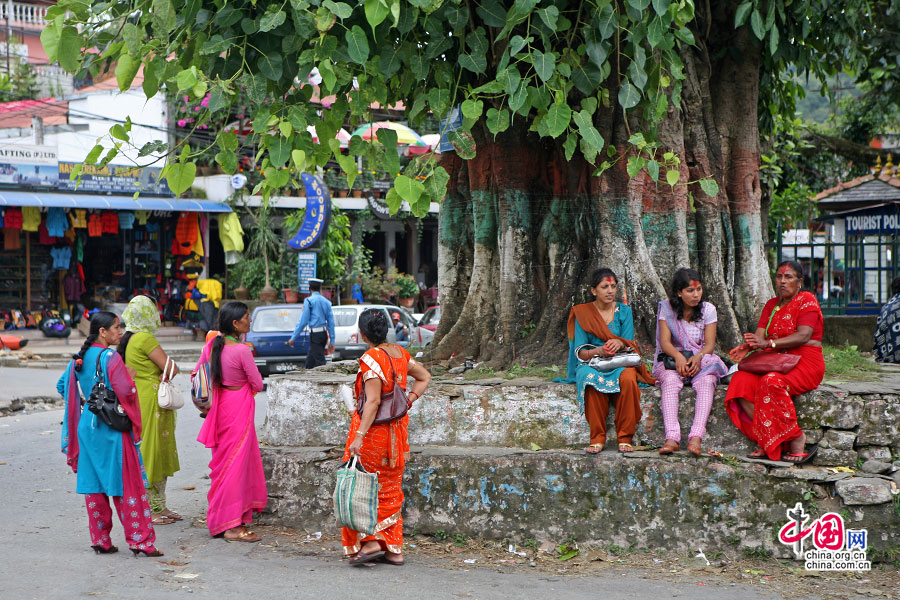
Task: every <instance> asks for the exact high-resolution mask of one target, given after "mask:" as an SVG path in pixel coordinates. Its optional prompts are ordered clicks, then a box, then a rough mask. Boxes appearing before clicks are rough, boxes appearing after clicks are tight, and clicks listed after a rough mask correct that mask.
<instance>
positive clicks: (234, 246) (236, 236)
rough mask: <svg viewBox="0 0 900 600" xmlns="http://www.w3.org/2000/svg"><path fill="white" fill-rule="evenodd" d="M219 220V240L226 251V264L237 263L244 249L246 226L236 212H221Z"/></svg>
mask: <svg viewBox="0 0 900 600" xmlns="http://www.w3.org/2000/svg"><path fill="white" fill-rule="evenodd" d="M217 218H218V220H219V240H220V241H221V242H222V249H223V250H224V251H225V264H226V265H233V264H236V263H237V262H238V261H239V260H240V258H241V252H243V251H244V228H243V227H241V220H240V219H239V218H238V216H237V214H236V213H233V212H231V213H221V214H220V215H219V216H218V217H217Z"/></svg>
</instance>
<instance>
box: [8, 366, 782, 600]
mask: <svg viewBox="0 0 900 600" xmlns="http://www.w3.org/2000/svg"><path fill="white" fill-rule="evenodd" d="M25 371H27V373H26V374H24V375H25V376H29V375H30V376H33V377H41V379H40V380H39V381H37V382H34V383H35V385H39V386H47V385H49V386H51V389H52V385H53V384H55V378H56V374H55V373H53V376H52V377H51V376H50V373H49V372H47V371H44V370H41V369H34V370H32V369H25ZM7 373H8V371H7V370H5V369H4V370H3V374H2V375H0V377H3V375H6V374H7ZM13 379H16V380H17V379H18V378H13ZM11 380H12V379H8V380H7V381H11ZM178 383H179V384H180V385H181V386H183V388H184V387H185V386H186V385H187V379H186V377H184V376H182V377H180V378H179V382H178ZM13 385H15V384H13ZM264 414H265V395H264V394H261V395H260V398H258V402H257V424H258V425H260V426H261V425H262V423H263V416H264ZM61 419H62V411H61V410H53V411H46V412H34V413H28V414H18V415H13V416H10V417H4V418H0V463H5V464H0V490H2V494H0V498H2V502H0V523H2V526H0V582H2V583H0V589H2V596H3V597H4V598H17V599H19V598H40V599H45V598H66V599H69V598H72V597H83V596H98V597H108V598H122V597H129V598H153V599H158V598H176V597H177V598H184V597H185V594H186V593H191V594H192V595H193V596H192V597H200V598H221V597H226V598H254V597H255V598H259V599H260V600H262V599H267V598H276V597H285V598H287V597H290V598H315V599H331V598H361V597H363V596H368V597H371V598H384V597H388V594H390V597H392V598H395V599H397V600H402V599H406V598H409V599H415V600H421V598H454V599H455V598H485V599H500V598H511V597H515V598H553V599H564V598H588V597H595V596H596V595H597V594H598V592H599V590H603V592H602V593H603V595H604V597H609V598H652V597H660V598H670V597H675V596H685V597H690V598H692V599H705V598H709V599H711V600H712V599H718V598H721V597H722V596H723V595H726V596H727V597H728V598H730V599H735V600H740V599H750V598H776V597H777V596H774V595H771V594H762V593H760V591H759V590H757V589H752V588H750V587H741V586H737V587H731V586H720V585H713V584H709V585H706V586H703V587H700V586H697V585H696V583H693V582H687V581H686V582H684V583H680V584H673V583H671V582H664V581H658V580H652V579H642V578H640V577H634V578H631V579H624V578H622V577H620V576H610V575H607V576H596V577H580V578H571V579H566V578H564V577H554V576H548V575H546V574H542V573H533V574H532V573H525V574H498V573H496V572H495V571H491V570H487V569H478V570H471V571H458V570H449V569H442V568H435V567H430V566H423V565H422V564H418V565H417V564H416V562H415V561H414V560H410V562H409V563H408V564H407V566H405V567H403V568H402V569H396V568H393V567H387V566H378V567H375V568H369V569H353V568H351V567H349V566H347V565H346V563H344V562H342V561H341V560H340V559H339V558H338V556H337V553H336V552H332V551H331V550H333V549H334V548H333V546H334V543H333V542H332V543H330V544H327V546H331V547H316V548H315V549H316V550H317V551H319V552H320V554H319V555H317V556H312V555H311V554H312V552H311V551H306V552H303V551H301V552H296V551H289V550H287V549H285V548H284V547H283V546H282V547H276V543H277V542H278V539H277V538H276V539H274V540H273V539H272V538H273V537H275V536H274V535H267V538H266V539H265V540H264V542H265V543H264V544H240V543H232V544H229V543H225V542H224V541H222V540H219V539H211V538H210V537H209V535H208V533H207V531H206V529H205V528H204V526H203V523H202V522H201V521H197V519H199V518H202V515H203V513H204V510H205V498H206V491H207V489H208V483H209V482H208V479H206V478H205V476H206V463H207V462H208V459H209V454H208V450H206V449H205V448H203V447H202V446H200V445H199V444H198V443H196V442H195V441H194V440H195V438H196V435H197V432H198V430H199V428H200V419H199V418H198V417H197V414H196V412H195V411H194V410H193V408H192V407H190V406H187V407H185V408H184V410H183V411H182V412H180V413H179V423H178V427H177V439H178V444H179V448H180V457H181V471H180V472H178V473H177V474H176V475H175V477H174V478H173V479H172V480H171V481H170V487H169V490H170V492H169V504H170V506H171V507H172V508H174V509H175V510H177V511H179V512H181V513H182V514H184V515H185V516H186V519H185V521H184V522H182V523H179V524H175V525H165V526H160V527H158V528H157V536H158V541H157V544H158V547H159V548H160V549H161V550H163V551H164V552H165V553H166V556H165V558H163V559H148V558H140V559H135V558H133V557H132V555H131V554H130V553H129V552H127V551H126V544H125V543H124V540H123V539H122V534H121V532H122V530H121V526H120V524H119V523H118V521H116V523H115V525H114V527H113V539H114V543H115V544H116V545H118V546H119V548H120V549H121V551H120V552H119V553H118V554H114V555H110V556H98V555H95V554H94V553H93V552H92V551H91V549H90V548H89V545H90V543H89V538H88V533H87V518H86V515H85V514H84V512H85V508H84V501H83V499H82V497H81V496H80V495H78V494H75V492H74V490H75V476H74V475H73V474H72V473H71V471H70V470H69V469H68V468H67V467H66V465H65V460H64V457H63V456H62V455H61V454H60V453H59V433H60V420H61ZM192 486H193V487H194V488H195V489H192V490H186V489H184V488H188V487H192ZM320 544H321V543H320ZM309 550H312V549H311V548H310V549H309Z"/></svg>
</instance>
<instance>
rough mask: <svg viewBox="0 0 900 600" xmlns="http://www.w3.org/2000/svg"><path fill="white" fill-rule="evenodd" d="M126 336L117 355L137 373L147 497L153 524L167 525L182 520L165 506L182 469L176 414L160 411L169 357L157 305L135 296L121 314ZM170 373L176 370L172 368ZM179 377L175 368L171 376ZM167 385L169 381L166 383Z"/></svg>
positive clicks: (169, 411) (135, 375) (145, 297)
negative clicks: (161, 386) (168, 488)
mask: <svg viewBox="0 0 900 600" xmlns="http://www.w3.org/2000/svg"><path fill="white" fill-rule="evenodd" d="M122 319H123V320H124V321H125V335H124V336H123V337H122V341H121V342H119V348H118V352H119V354H120V355H121V356H122V358H124V359H125V364H126V365H128V366H129V367H131V368H132V369H134V373H135V374H134V381H135V383H136V384H137V392H138V400H139V401H140V405H141V424H142V425H143V437H144V441H143V443H142V444H141V456H142V457H143V458H144V470H145V471H146V472H147V481H148V482H149V483H150V485H148V486H147V496H148V497H149V498H150V508H151V509H152V510H153V524H154V525H165V524H167V523H174V522H175V521H180V520H181V519H182V517H181V515H179V514H178V513H176V512H172V511H171V510H169V507H168V506H166V481H167V480H168V478H169V477H171V476H172V475H174V474H175V473H176V472H178V470H179V469H180V468H181V466H180V464H179V463H178V448H177V447H176V446H175V411H174V410H166V409H164V408H160V407H159V403H158V397H157V394H158V392H159V384H160V382H161V381H164V376H165V375H167V373H164V370H165V368H166V365H167V364H168V361H169V356H168V355H167V354H166V353H165V351H164V350H163V349H162V346H160V345H159V342H158V341H157V339H156V337H155V334H156V331H157V330H158V329H159V326H160V325H161V322H160V319H159V310H158V309H157V307H156V302H154V301H153V300H151V299H150V298H149V297H147V296H135V297H134V298H132V299H131V302H129V303H128V307H127V308H126V309H125V311H124V312H123V313H122ZM169 368H170V369H172V368H173V367H172V366H170V367H169ZM177 374H178V366H177V365H175V366H174V371H172V373H171V376H172V377H174V376H175V375H177ZM166 381H168V380H167V379H166Z"/></svg>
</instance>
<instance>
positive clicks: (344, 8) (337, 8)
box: [322, 0, 353, 19]
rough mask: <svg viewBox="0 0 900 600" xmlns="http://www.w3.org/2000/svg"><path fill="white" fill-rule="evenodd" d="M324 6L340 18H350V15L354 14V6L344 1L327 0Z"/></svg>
mask: <svg viewBox="0 0 900 600" xmlns="http://www.w3.org/2000/svg"><path fill="white" fill-rule="evenodd" d="M322 6H324V7H325V8H327V9H328V10H330V11H331V12H332V13H334V14H335V16H337V17H338V18H339V19H349V18H350V15H352V14H353V8H351V7H350V5H349V4H346V3H344V2H333V1H332V0H325V2H323V3H322Z"/></svg>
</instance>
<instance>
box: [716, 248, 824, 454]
mask: <svg viewBox="0 0 900 600" xmlns="http://www.w3.org/2000/svg"><path fill="white" fill-rule="evenodd" d="M802 282H803V265H801V264H800V263H797V262H793V261H784V262H782V263H781V264H779V265H778V268H777V269H776V271H775V287H776V290H777V292H778V296H777V297H775V298H772V299H771V300H769V301H768V302H766V305H765V307H764V308H763V311H762V315H761V316H760V318H759V323H758V325H757V328H756V332H755V333H745V334H744V340H745V341H744V343H743V344H741V345H740V346H737V347H736V348H733V349H732V350H731V359H732V360H734V361H735V362H738V361H740V360H742V359H744V358H745V357H746V356H747V354H749V353H750V352H753V351H757V352H766V353H784V354H793V355H796V356H799V357H800V360H799V362H798V363H797V365H796V366H795V367H793V368H792V369H791V370H790V371H788V372H787V373H780V372H770V373H766V374H762V375H758V374H754V373H750V372H748V371H744V370H739V371H738V372H737V373H735V374H734V376H733V377H732V379H731V384H730V385H729V386H728V394H727V396H726V398H725V409H726V410H727V411H728V416H729V417H731V420H732V422H733V423H734V424H735V426H736V427H737V428H738V429H740V430H741V431H742V432H743V433H744V435H746V436H747V437H748V438H750V439H751V440H753V441H754V442H756V443H757V444H758V445H759V449H757V450H756V451H754V452H752V453H751V454H750V455H749V456H750V458H766V457H767V456H768V458H770V459H772V460H785V461H788V462H793V463H797V464H803V463H805V462H807V461H809V460H810V459H811V458H812V457H813V455H814V454H815V452H816V447H815V446H813V447H812V448H810V449H809V450H807V449H806V434H805V433H803V431H802V430H801V429H800V426H799V425H797V414H796V411H795V410H794V402H793V400H792V399H791V396H796V395H799V394H803V393H805V392H809V391H811V390H814V389H815V388H816V387H818V385H819V384H820V383H821V382H822V378H823V377H824V376H825V359H824V358H823V356H822V333H823V329H824V325H823V319H822V310H821V309H820V308H819V302H818V301H817V300H816V297H815V296H814V295H813V294H811V293H809V292H804V291H801V289H800V288H801V284H802ZM785 450H786V451H785Z"/></svg>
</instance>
